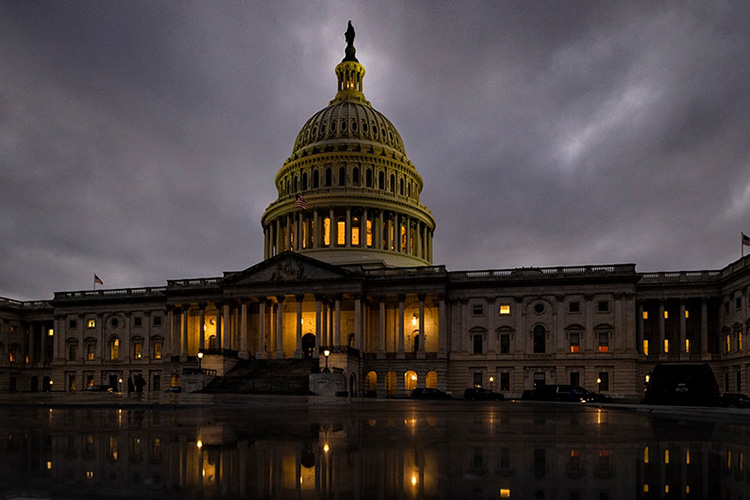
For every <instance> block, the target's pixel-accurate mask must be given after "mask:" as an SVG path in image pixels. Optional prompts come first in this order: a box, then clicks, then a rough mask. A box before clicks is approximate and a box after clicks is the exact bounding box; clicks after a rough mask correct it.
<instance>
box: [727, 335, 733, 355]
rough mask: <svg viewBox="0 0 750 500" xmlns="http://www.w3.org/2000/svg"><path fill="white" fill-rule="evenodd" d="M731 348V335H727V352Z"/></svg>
mask: <svg viewBox="0 0 750 500" xmlns="http://www.w3.org/2000/svg"><path fill="white" fill-rule="evenodd" d="M731 350H732V337H730V336H729V335H727V352H730V351H731Z"/></svg>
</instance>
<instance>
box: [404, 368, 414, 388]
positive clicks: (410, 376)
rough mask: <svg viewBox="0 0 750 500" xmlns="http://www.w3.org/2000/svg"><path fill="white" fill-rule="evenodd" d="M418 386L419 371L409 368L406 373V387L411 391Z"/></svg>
mask: <svg viewBox="0 0 750 500" xmlns="http://www.w3.org/2000/svg"><path fill="white" fill-rule="evenodd" d="M416 388H417V373H416V372H414V371H412V370H409V371H408V372H406V373H404V389H406V391H407V392H411V391H413V390H414V389H416Z"/></svg>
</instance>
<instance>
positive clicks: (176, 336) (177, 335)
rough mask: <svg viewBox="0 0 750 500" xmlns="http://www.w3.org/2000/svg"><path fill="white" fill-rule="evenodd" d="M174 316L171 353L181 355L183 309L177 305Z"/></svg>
mask: <svg viewBox="0 0 750 500" xmlns="http://www.w3.org/2000/svg"><path fill="white" fill-rule="evenodd" d="M172 317H173V318H174V329H173V330H172V352H171V353H170V354H171V355H172V356H179V355H180V353H181V352H182V309H181V308H179V307H175V308H174V310H173V312H172ZM102 343H104V342H102ZM102 359H104V358H102Z"/></svg>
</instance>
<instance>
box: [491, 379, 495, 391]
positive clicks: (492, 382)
mask: <svg viewBox="0 0 750 500" xmlns="http://www.w3.org/2000/svg"><path fill="white" fill-rule="evenodd" d="M494 382H495V377H490V391H491V390H492V385H493V384H494Z"/></svg>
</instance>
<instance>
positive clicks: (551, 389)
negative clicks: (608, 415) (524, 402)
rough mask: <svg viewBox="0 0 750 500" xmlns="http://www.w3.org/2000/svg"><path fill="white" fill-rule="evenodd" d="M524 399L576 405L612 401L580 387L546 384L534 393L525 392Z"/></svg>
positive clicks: (607, 397)
mask: <svg viewBox="0 0 750 500" xmlns="http://www.w3.org/2000/svg"><path fill="white" fill-rule="evenodd" d="M522 399H530V400H533V401H567V402H574V403H606V402H609V401H611V398H610V397H609V396H606V395H604V394H596V393H594V392H591V391H589V390H587V389H584V388H583V387H581V386H579V385H570V384H545V385H540V386H538V387H537V388H536V389H534V390H533V391H524V393H523V396H522Z"/></svg>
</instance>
